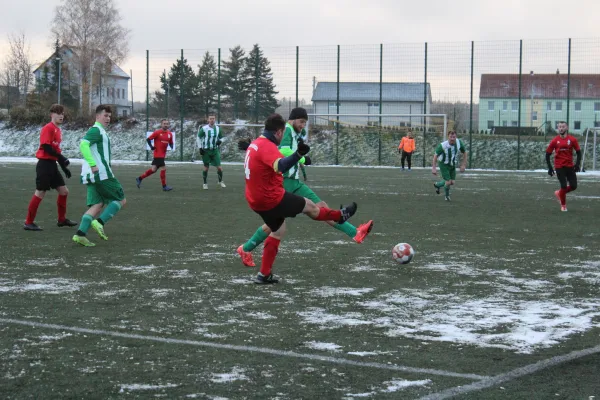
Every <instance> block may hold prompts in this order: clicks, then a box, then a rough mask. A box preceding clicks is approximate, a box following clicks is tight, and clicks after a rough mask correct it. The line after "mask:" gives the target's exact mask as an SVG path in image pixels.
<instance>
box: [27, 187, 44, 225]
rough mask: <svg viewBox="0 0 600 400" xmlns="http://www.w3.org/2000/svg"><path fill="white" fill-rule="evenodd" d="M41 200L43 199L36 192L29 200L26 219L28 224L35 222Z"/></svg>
mask: <svg viewBox="0 0 600 400" xmlns="http://www.w3.org/2000/svg"><path fill="white" fill-rule="evenodd" d="M41 202H42V199H41V198H39V197H37V196H36V195H35V194H34V195H33V196H32V197H31V200H30V201H29V207H28V208H27V219H26V220H25V223H26V224H33V221H35V216H36V214H37V210H38V207H39V206H40V203H41Z"/></svg>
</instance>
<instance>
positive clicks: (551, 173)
mask: <svg viewBox="0 0 600 400" xmlns="http://www.w3.org/2000/svg"><path fill="white" fill-rule="evenodd" d="M548 175H550V176H554V170H553V169H552V168H548Z"/></svg>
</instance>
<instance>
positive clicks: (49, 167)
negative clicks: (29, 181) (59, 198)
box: [35, 159, 65, 192]
mask: <svg viewBox="0 0 600 400" xmlns="http://www.w3.org/2000/svg"><path fill="white" fill-rule="evenodd" d="M61 186H65V180H64V179H63V177H62V175H61V174H60V172H58V164H57V163H56V161H54V160H46V159H40V160H38V162H37V165H36V166H35V188H36V190H41V191H44V192H45V191H48V190H50V189H57V188H59V187H61Z"/></svg>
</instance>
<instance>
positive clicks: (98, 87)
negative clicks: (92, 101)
mask: <svg viewBox="0 0 600 400" xmlns="http://www.w3.org/2000/svg"><path fill="white" fill-rule="evenodd" d="M98 96H100V86H96V97H98Z"/></svg>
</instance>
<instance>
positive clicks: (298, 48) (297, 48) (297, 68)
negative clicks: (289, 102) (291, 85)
mask: <svg viewBox="0 0 600 400" xmlns="http://www.w3.org/2000/svg"><path fill="white" fill-rule="evenodd" d="M299 71H300V46H296V107H298V73H299Z"/></svg>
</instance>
